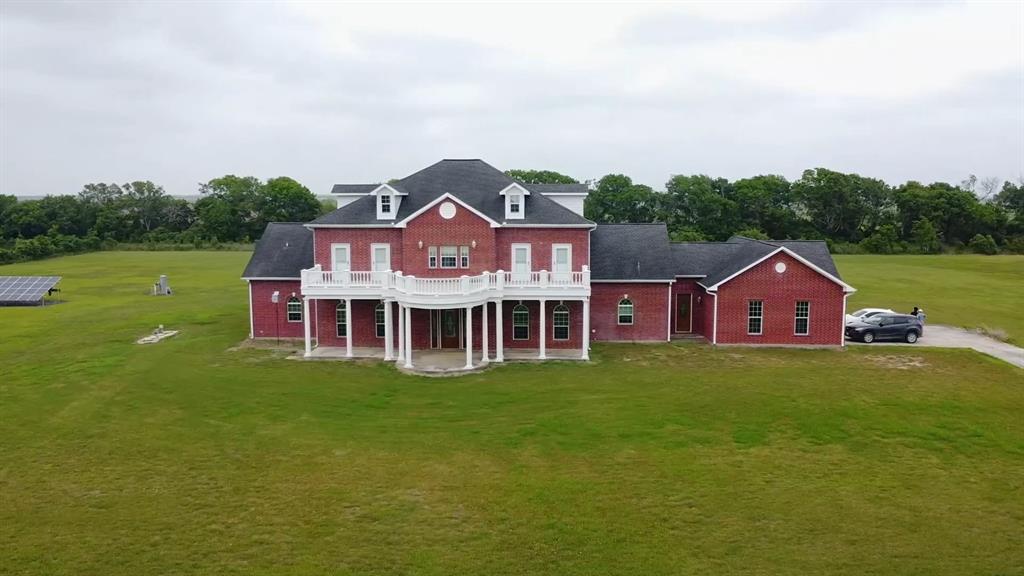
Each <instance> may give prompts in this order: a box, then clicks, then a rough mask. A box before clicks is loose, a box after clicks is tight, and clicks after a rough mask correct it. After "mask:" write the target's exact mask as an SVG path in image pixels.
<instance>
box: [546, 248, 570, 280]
mask: <svg viewBox="0 0 1024 576" xmlns="http://www.w3.org/2000/svg"><path fill="white" fill-rule="evenodd" d="M559 248H566V249H568V251H569V258H568V261H567V265H568V269H567V270H565V272H560V274H565V276H566V278H568V277H569V275H570V274H572V244H566V243H560V244H552V245H551V266H550V269H551V273H552V274H554V273H556V272H558V271H557V270H555V264H556V260H555V254H556V253H557V251H558V249H559Z"/></svg>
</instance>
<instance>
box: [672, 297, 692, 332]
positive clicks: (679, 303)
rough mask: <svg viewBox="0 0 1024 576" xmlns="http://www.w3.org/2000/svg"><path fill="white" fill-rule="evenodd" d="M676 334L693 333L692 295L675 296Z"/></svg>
mask: <svg viewBox="0 0 1024 576" xmlns="http://www.w3.org/2000/svg"><path fill="white" fill-rule="evenodd" d="M676 332H693V294H676Z"/></svg>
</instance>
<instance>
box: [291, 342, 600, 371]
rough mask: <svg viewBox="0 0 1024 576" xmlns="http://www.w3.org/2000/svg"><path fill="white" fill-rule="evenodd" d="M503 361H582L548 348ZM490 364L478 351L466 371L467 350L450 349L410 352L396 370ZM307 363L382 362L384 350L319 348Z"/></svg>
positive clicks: (510, 351) (510, 354)
mask: <svg viewBox="0 0 1024 576" xmlns="http://www.w3.org/2000/svg"><path fill="white" fill-rule="evenodd" d="M504 353H505V362H546V361H549V360H573V361H577V362H581V361H583V360H582V358H580V351H579V350H576V349H571V350H561V349H550V348H549V349H548V350H547V351H546V356H547V357H546V358H545V359H543V360H541V359H539V358H538V357H537V356H538V354H539V353H540V351H539V350H538V349H536V348H505V350H504ZM490 356H491V358H490V361H489V362H483V357H482V356H481V354H480V352H479V351H477V352H474V354H473V368H471V369H467V368H466V351H465V350H458V349H450V350H413V354H412V363H413V367H412V368H405V367H403V366H402V365H399V368H400V369H401V370H403V371H405V372H413V373H417V374H446V373H458V372H472V371H475V370H481V369H483V368H487V367H488V366H491V365H495V364H496V365H500V364H501V363H500V362H495V361H494V353H493V352H491V354H490ZM308 359H310V360H358V359H373V360H381V361H383V360H384V348H360V347H353V348H352V356H351V357H350V356H348V355H347V353H346V350H345V348H343V347H333V346H319V347H316V348H313V349H312V350H311V351H310V355H309V358H308Z"/></svg>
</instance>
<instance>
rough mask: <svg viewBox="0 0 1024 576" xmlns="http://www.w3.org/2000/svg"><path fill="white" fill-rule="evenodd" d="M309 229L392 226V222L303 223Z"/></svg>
mask: <svg viewBox="0 0 1024 576" xmlns="http://www.w3.org/2000/svg"><path fill="white" fill-rule="evenodd" d="M303 226H305V227H306V228H309V229H310V230H315V229H317V228H394V227H395V225H394V224H303Z"/></svg>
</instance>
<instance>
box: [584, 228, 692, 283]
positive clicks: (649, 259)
mask: <svg viewBox="0 0 1024 576" xmlns="http://www.w3.org/2000/svg"><path fill="white" fill-rule="evenodd" d="M675 276H676V271H675V262H674V261H673V259H672V251H671V250H670V248H669V241H668V229H667V228H666V227H665V225H664V224H600V225H598V227H597V228H595V229H594V231H593V232H591V233H590V278H591V279H592V280H623V281H628V280H665V281H666V282H667V281H671V280H673V279H674V278H675Z"/></svg>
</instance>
